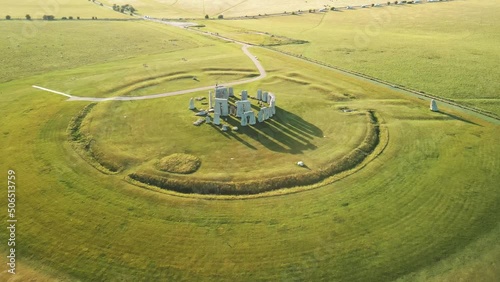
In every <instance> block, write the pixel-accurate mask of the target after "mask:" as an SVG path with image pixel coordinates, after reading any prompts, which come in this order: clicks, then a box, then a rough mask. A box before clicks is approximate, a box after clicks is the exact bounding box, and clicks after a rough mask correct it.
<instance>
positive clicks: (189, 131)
mask: <svg viewBox="0 0 500 282" xmlns="http://www.w3.org/2000/svg"><path fill="white" fill-rule="evenodd" d="M468 2H470V1H465V2H463V3H468ZM457 3H458V4H456V3H442V4H441V3H440V4H437V5H448V6H447V7H454V6H450V5H459V4H460V3H462V2H458V1H457ZM84 4H87V2H86V1H84ZM89 4H90V3H89ZM82 5H83V4H82ZM430 5H431V4H429V5H427V4H426V5H425V6H426V7H430ZM432 5H433V4H432ZM460 5H462V4H460ZM423 6H424V5H422V7H423ZM436 7H437V6H436ZM18 8H19V7H18ZM18 8H16V9H18ZM97 8H99V7H97ZM399 8H400V7H398V8H397V9H399ZM414 8H416V6H414V7H411V8H406V7H401V10H402V11H404V10H403V9H414ZM99 9H101V8H99ZM384 9H385V8H384ZM449 9H451V10H452V11H453V8H449ZM350 12H356V13H363V11H349V13H350ZM471 12H472V11H471ZM340 13H342V15H343V14H344V13H348V12H347V11H346V12H339V14H340ZM308 17H309V16H308ZM312 17H315V16H314V15H312V16H311V18H312ZM325 17H326V16H325ZM328 17H330V14H328ZM394 17H396V15H394ZM281 19H284V18H280V20H281ZM325 19H326V18H325ZM266 20H267V19H261V20H258V21H255V22H252V25H251V28H249V29H259V30H261V29H260V27H259V25H260V24H261V22H260V21H264V22H262V23H265V21H266ZM276 20H278V18H276ZM393 20H394V19H393ZM454 20H456V19H454ZM484 20H485V21H486V20H487V19H484ZM239 23H240V22H238V24H239ZM19 24H22V23H15V22H7V21H1V22H0V29H1V30H2V32H1V34H2V35H5V36H12V35H13V34H16V32H15V31H16V30H18V29H19V28H20V27H19ZM232 24H234V23H232ZM290 24H291V27H290V29H292V28H293V25H292V23H290ZM457 25H459V24H457ZM263 26H264V25H263ZM208 28H214V29H216V27H215V26H213V27H212V26H208ZM235 28H239V29H241V28H242V27H235ZM351 28H352V26H351ZM43 30H46V32H39V33H37V36H35V37H33V38H30V40H27V41H26V42H25V43H24V44H19V47H17V50H18V52H12V50H11V49H9V48H13V47H12V45H11V44H10V42H9V41H8V40H3V41H2V43H0V50H2V52H1V53H0V54H2V55H0V58H1V60H2V63H3V64H4V66H8V68H7V69H3V71H2V72H1V73H0V81H1V84H0V114H1V116H2V118H1V131H0V147H1V148H2V149H1V150H0V158H1V159H2V160H3V161H2V162H1V164H0V175H3V177H4V181H6V180H5V178H7V170H9V169H13V170H15V171H16V177H17V179H16V186H17V188H16V204H17V207H16V217H17V219H18V222H17V223H16V227H17V233H16V236H17V237H16V258H17V263H18V264H17V274H16V275H15V276H12V275H11V274H9V273H7V272H6V270H7V268H6V264H5V263H6V262H7V258H6V254H7V253H8V248H9V247H8V246H7V239H8V236H9V234H8V233H7V232H6V231H5V228H4V231H2V232H0V242H3V243H1V244H0V250H1V252H2V256H1V259H0V262H2V265H4V266H3V267H4V268H2V270H1V271H0V280H1V281H16V280H18V281H26V280H37V281H54V280H60V281H75V280H82V281H102V280H120V281H137V280H142V281H158V280H167V281H178V280H181V281H193V280H194V281H207V280H217V281H263V280H266V281H269V280H271V281H275V280H284V281H290V280H300V281H304V280H306V281H319V280H326V281H390V280H399V281H460V280H462V281H497V280H498V278H499V277H500V264H499V261H500V259H499V258H500V244H499V239H500V238H499V235H498V234H500V216H499V215H500V205H499V203H500V195H499V194H498V183H499V182H500V173H499V167H500V164H499V159H498V156H499V155H500V147H499V146H498V141H499V140H500V131H499V130H498V129H499V126H498V125H497V124H492V123H488V122H485V121H483V120H481V119H479V118H478V117H476V116H468V115H465V114H463V113H461V112H457V111H454V110H451V109H449V108H447V107H441V110H442V112H440V113H434V112H430V111H429V110H428V101H423V100H420V99H418V98H412V97H410V96H406V95H404V94H401V93H399V92H396V91H394V90H391V89H389V88H386V87H383V86H378V85H374V84H371V83H369V82H367V81H363V80H359V79H357V78H355V77H352V76H345V75H342V74H340V73H338V72H335V71H332V70H329V69H326V68H323V67H320V66H317V65H314V64H311V63H308V62H305V61H303V60H298V59H295V58H293V57H289V56H285V55H282V54H280V53H276V52H274V51H271V50H267V49H263V48H259V47H252V48H251V49H250V50H251V52H252V54H254V55H255V56H257V57H258V58H259V60H260V61H261V62H262V64H263V66H264V67H265V69H266V71H267V73H268V76H267V77H266V78H265V79H263V80H260V81H256V82H253V83H250V84H246V85H240V86H236V87H235V89H237V90H241V89H247V90H249V91H250V92H251V93H252V92H253V91H255V90H256V89H258V88H262V89H266V90H268V91H271V92H274V93H275V94H276V95H277V99H278V100H277V101H278V106H279V107H282V109H283V110H286V111H287V112H288V113H289V114H290V115H292V114H293V115H296V116H297V117H298V118H300V119H302V120H303V122H304V123H306V122H307V124H308V125H309V126H310V128H315V129H317V130H315V131H313V133H314V132H315V133H317V134H303V135H300V134H299V133H300V132H295V134H293V135H292V137H293V138H288V139H286V138H284V137H280V138H278V139H277V141H280V142H284V141H287V142H288V143H286V142H285V143H283V144H281V145H286V146H291V147H290V149H295V150H292V151H286V150H285V151H283V152H278V151H275V150H273V147H270V146H266V143H265V142H262V141H261V140H255V139H252V138H249V137H248V136H243V135H234V136H231V138H226V137H225V135H222V134H221V133H219V132H216V131H214V130H213V129H212V128H210V127H208V126H205V125H203V126H202V127H200V128H196V127H194V126H192V125H191V123H192V121H194V119H195V118H194V116H193V115H192V113H191V112H190V111H189V110H188V109H187V108H188V101H189V98H191V97H196V96H202V95H206V92H201V93H192V94H187V95H181V96H173V97H167V98H161V99H155V100H145V101H133V102H116V101H115V102H103V103H98V104H97V106H96V107H95V109H94V111H92V112H91V115H90V116H89V117H88V118H87V119H85V126H84V129H85V130H86V132H87V133H88V134H92V135H95V137H96V140H97V141H96V142H98V146H99V148H101V150H102V151H104V152H105V153H106V154H107V156H108V157H109V156H111V157H116V158H117V159H131V160H132V161H131V162H130V166H129V167H127V168H126V169H125V170H124V171H123V172H120V173H118V174H114V175H106V174H103V173H100V172H99V171H98V170H96V169H95V168H94V167H93V166H92V165H91V164H89V163H88V162H87V161H86V160H84V159H82V157H81V156H80V155H79V154H78V153H77V152H76V151H75V150H74V148H73V146H72V144H71V142H70V141H69V136H68V131H67V129H68V125H69V124H70V121H71V120H72V118H74V117H75V116H76V115H78V114H79V113H80V111H81V110H82V109H83V108H84V107H85V106H86V105H88V104H89V102H78V101H71V102H70V101H65V100H66V98H65V97H63V96H60V95H55V94H53V93H48V92H42V91H40V90H37V89H33V88H32V87H31V86H32V85H33V84H37V85H38V84H43V85H42V86H45V87H48V88H51V87H53V88H54V89H56V90H59V91H65V92H69V93H71V94H74V95H81V96H89V97H92V96H97V97H113V96H117V95H147V94H153V93H160V92H163V91H170V90H176V89H181V88H184V87H188V88H191V87H192V86H193V85H192V84H194V83H197V82H195V81H193V80H192V79H191V80H189V81H188V80H187V79H186V80H185V81H184V80H182V79H180V80H179V79H177V80H172V81H170V82H169V80H168V78H171V76H175V77H176V78H178V77H177V76H176V74H175V73H180V72H184V73H185V74H184V73H183V74H182V75H189V76H191V75H196V76H198V77H199V78H200V83H203V84H204V85H205V83H206V85H212V84H214V82H215V81H219V80H220V79H227V81H229V80H231V79H241V78H245V77H248V76H250V75H255V74H257V73H258V72H257V71H256V70H255V67H254V66H253V64H252V63H251V62H250V61H249V60H248V57H246V56H245V55H243V54H242V52H241V48H240V46H238V45H236V44H232V43H224V42H222V41H220V40H214V39H210V38H208V37H205V36H202V35H198V34H196V33H192V32H190V31H187V30H182V29H176V28H173V27H169V26H163V25H156V24H152V23H142V22H91V21H88V22H85V23H84V24H82V23H81V22H76V21H75V22H71V23H64V24H61V23H60V22H54V23H50V24H47V25H46V26H45V27H44V29H43ZM262 30H264V29H262ZM75 31H79V32H82V34H85V37H78V36H72V34H74V32H75ZM428 32H429V33H430V34H432V32H431V31H428ZM110 34H116V35H115V37H111V38H110ZM280 35H285V36H290V38H297V37H296V36H291V35H293V34H292V33H290V34H286V32H285V30H283V32H280ZM381 36H382V35H381ZM83 38H89V39H85V40H84V39H83ZM407 38H411V37H410V36H409V35H407ZM494 38H495V37H494V36H490V40H491V41H492V42H494ZM300 39H302V38H300ZM482 40H484V42H485V43H484V45H487V44H490V46H493V45H494V44H492V43H487V38H483V39H482ZM43 42H50V43H47V48H40V46H41V44H42V43H43ZM311 42H313V41H311ZM412 42H414V41H408V45H406V46H407V47H408V46H409V45H411V43H412ZM477 42H478V43H477V44H478V46H479V47H476V48H479V50H478V52H479V53H480V54H484V55H482V56H484V57H487V56H490V55H488V54H489V53H488V52H487V51H485V50H484V49H482V48H484V46H483V44H482V43H481V42H482V41H480V40H478V41H477ZM174 43H175V44H176V45H174ZM448 43H449V42H448ZM61 44H64V46H59V45H61ZM311 44H315V43H311ZM443 44H445V43H443ZM469 44H472V43H469ZM16 46H17V45H16ZM445 46H446V47H447V48H452V47H453V46H454V45H453V46H449V45H445ZM66 47H71V48H66ZM289 47H290V46H288V47H287V48H289ZM303 47H304V46H302V47H301V46H299V47H297V48H303ZM281 48H285V47H281ZM315 48H316V47H315V46H314V45H312V46H310V47H309V49H308V50H311V51H309V52H311V53H314V52H313V51H312V50H314V49H315ZM317 48H320V47H317ZM370 48H371V47H370ZM453 48H455V47H453ZM491 48H492V50H494V48H496V47H495V46H493V47H491ZM52 51H53V52H54V53H55V54H52V53H53V52H52ZM290 51H292V50H290ZM60 52H63V53H64V54H63V58H60V55H58V54H59V53H60ZM492 52H493V51H492ZM6 54H9V55H6ZM455 54H457V55H459V54H460V53H455ZM183 58H184V59H185V60H183ZM414 60H416V59H414ZM325 61H327V62H331V61H328V58H325ZM331 63H333V62H331ZM18 64H19V65H18ZM384 64H387V65H388V67H391V68H396V66H393V65H391V63H390V62H389V61H384ZM436 64H437V66H436V67H437V68H438V69H439V67H444V66H445V62H444V61H442V60H439V63H436ZM16 65H18V66H16ZM145 65H147V67H145ZM206 65H209V67H207V66H206ZM369 65H370V64H367V68H368V66H369ZM372 65H373V64H372ZM145 68H151V69H153V71H146V70H145ZM214 69H215V70H214ZM9 70H10V71H9ZM492 72H494V70H492ZM223 73H229V74H230V75H229V76H227V77H226V76H225V75H224V74H223ZM151 77H157V79H158V81H157V82H158V83H155V84H151V85H142V84H141V82H140V80H143V79H144V80H147V79H148V78H151ZM221 77H222V78H221ZM224 77H225V78H224ZM163 78H165V80H162V79H163ZM471 81H472V80H471ZM396 82H397V81H396ZM448 83H449V84H450V85H452V84H453V83H452V82H448ZM426 85H432V83H426ZM409 86H410V85H409ZM426 91H429V92H431V91H430V90H426ZM237 93H238V92H237ZM345 94H347V95H345ZM443 96H445V95H443ZM445 97H446V96H445ZM470 97H471V98H472V99H476V98H478V97H477V96H470ZM493 98H495V96H493ZM197 106H200V107H201V106H202V105H200V104H197ZM341 107H348V108H351V109H357V110H358V111H359V112H361V111H363V110H368V109H372V110H374V111H375V112H376V113H377V114H378V115H379V117H380V123H381V124H382V125H383V126H384V127H385V128H387V130H388V134H389V135H388V136H389V137H388V138H389V139H388V143H387V146H386V147H385V149H384V150H383V152H382V153H381V154H380V155H378V157H377V158H375V159H374V160H372V161H371V162H369V163H367V164H365V166H364V167H362V168H360V169H359V170H357V171H356V172H355V173H353V174H350V175H348V176H346V177H343V178H340V179H338V180H337V181H335V182H333V183H330V184H327V185H322V186H320V187H316V188H315V189H308V190H306V191H302V192H299V191H296V190H295V192H297V193H282V194H275V195H274V196H269V197H265V196H264V197H254V198H247V199H228V198H225V200H221V199H213V198H212V199H207V198H206V197H201V196H192V197H189V196H186V195H178V194H172V193H166V192H165V191H163V190H160V189H155V188H150V189H144V188H141V187H138V186H134V185H131V184H130V183H128V182H126V181H125V178H126V174H127V173H128V172H129V171H131V170H135V169H137V168H140V167H141V166H145V167H146V166H149V165H151V166H153V163H154V161H155V159H161V157H164V156H167V155H170V154H171V153H190V154H193V155H196V156H198V157H200V159H202V165H201V167H200V169H199V170H198V171H197V172H195V174H202V173H205V174H206V176H207V177H220V176H214V173H215V172H216V171H217V168H216V167H223V169H224V170H225V171H223V172H222V175H221V176H231V175H230V173H231V174H235V175H237V176H238V174H239V177H244V176H245V175H248V173H250V174H251V173H255V174H254V175H258V174H261V173H262V171H260V172H259V171H258V170H257V172H253V171H252V172H244V171H243V170H239V169H236V166H232V165H231V163H230V162H229V161H228V160H227V158H226V159H220V158H219V159H217V157H218V156H220V153H219V152H220V150H221V149H219V148H217V147H219V146H218V145H219V144H217V142H219V143H224V145H226V146H228V147H230V148H228V150H231V152H232V153H233V154H244V155H246V156H248V158H249V159H250V160H248V159H246V161H245V160H237V161H238V162H239V163H240V164H242V165H245V166H247V165H249V166H250V165H253V166H254V167H253V168H254V169H255V168H256V167H261V166H267V165H269V166H270V167H272V169H276V171H281V172H287V170H288V169H291V170H296V169H298V168H297V167H296V166H293V167H289V168H288V167H286V165H282V164H281V162H287V163H291V164H292V165H293V163H294V162H296V160H297V158H299V157H300V159H301V160H305V162H306V163H311V164H321V163H322V162H325V161H329V160H331V158H335V156H336V155H341V154H342V153H344V152H345V151H346V150H348V149H349V147H350V146H352V144H354V143H355V142H354V141H355V140H354V139H356V138H359V137H360V136H362V135H363V130H364V127H363V126H364V125H365V120H364V119H363V118H361V117H360V116H357V115H356V114H357V113H356V112H354V113H350V114H346V113H341V112H340V111H339V109H340V108H341ZM318 109H319V110H318ZM124 116H127V118H124ZM276 126H279V125H276ZM285 126H286V124H283V125H282V127H285ZM280 128H281V127H280ZM278 129H279V128H278ZM278 129H274V130H278ZM281 131H284V129H283V128H281ZM320 131H321V134H322V135H323V136H326V137H322V136H321V134H319V133H320ZM287 133H288V134H290V132H287ZM292 133H293V132H292ZM241 134H243V133H241ZM306 135H310V136H306ZM236 137H239V139H237V138H236ZM308 138H309V139H308ZM350 138H352V139H350ZM292 139H293V140H295V141H297V140H299V141H305V140H307V141H308V142H309V143H310V144H313V145H314V146H316V148H313V147H307V146H303V145H304V144H306V143H307V142H305V143H304V144H298V143H297V142H294V141H293V140H292ZM304 139H305V140H304ZM99 142H100V143H99ZM204 142H206V144H207V145H206V146H205V145H204V144H205V143H204ZM214 143H215V144H214ZM245 144H247V145H245ZM249 145H250V146H253V147H255V149H256V150H253V149H251V147H249ZM293 146H295V147H293ZM302 146H303V147H302ZM215 148H217V149H215ZM217 150H219V152H218V151H217ZM255 151H256V152H257V153H254V152H255ZM222 154H224V153H222ZM256 155H257V156H258V155H262V156H264V157H265V162H263V163H259V162H258V159H259V158H258V157H255V156H256ZM211 159H213V160H212V162H213V163H212V164H210V161H211ZM245 162H246V163H245ZM315 162H316V163H315ZM211 173H212V175H210V174H211ZM195 174H194V175H195ZM233 176H234V175H233ZM5 194H6V193H5ZM0 205H1V206H2V207H6V206H7V197H2V198H1V199H0ZM5 217H7V213H6V211H5V210H4V218H5ZM5 224H7V223H5Z"/></svg>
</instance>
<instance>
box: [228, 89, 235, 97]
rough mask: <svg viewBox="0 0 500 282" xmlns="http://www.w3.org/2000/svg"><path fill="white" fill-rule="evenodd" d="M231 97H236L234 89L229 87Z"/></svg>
mask: <svg viewBox="0 0 500 282" xmlns="http://www.w3.org/2000/svg"><path fill="white" fill-rule="evenodd" d="M229 97H234V90H233V88H232V87H229Z"/></svg>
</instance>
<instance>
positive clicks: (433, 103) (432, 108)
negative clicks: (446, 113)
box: [430, 99, 439, 112]
mask: <svg viewBox="0 0 500 282" xmlns="http://www.w3.org/2000/svg"><path fill="white" fill-rule="evenodd" d="M430 109H431V111H433V112H439V109H438V105H437V103H436V100H434V99H432V100H431V106H430Z"/></svg>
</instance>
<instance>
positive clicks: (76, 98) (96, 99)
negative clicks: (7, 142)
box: [32, 41, 267, 102]
mask: <svg viewBox="0 0 500 282" xmlns="http://www.w3.org/2000/svg"><path fill="white" fill-rule="evenodd" d="M233 42H235V41H233ZM235 43H238V44H241V45H243V46H242V47H241V50H242V51H243V53H244V54H245V55H247V56H248V57H249V58H250V60H252V62H253V63H254V65H255V67H257V70H258V71H259V76H257V77H254V78H250V79H245V80H236V81H232V82H227V83H224V86H235V85H240V84H246V83H251V82H254V81H257V80H260V79H263V78H265V77H266V76H267V73H266V70H265V69H264V67H263V66H262V64H261V63H260V62H259V60H258V59H257V58H256V57H255V56H254V55H252V53H250V51H248V48H249V47H250V45H248V44H244V43H240V42H235ZM32 87H33V88H36V89H39V90H42V91H47V92H51V93H54V94H58V95H62V96H65V97H68V98H69V99H68V101H89V102H103V101H135V100H147V99H156V98H163V97H168V96H175V95H182V94H187V93H193V92H200V91H206V90H213V89H214V88H215V85H210V86H204V87H198V88H192V89H186V90H179V91H173V92H167V93H161V94H152V95H145V96H134V97H126V96H117V97H108V98H99V97H81V96H74V95H70V94H67V93H63V92H60V91H56V90H52V89H48V88H45V87H42V86H37V85H33V86H32Z"/></svg>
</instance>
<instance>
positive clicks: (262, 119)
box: [257, 109, 264, 122]
mask: <svg viewBox="0 0 500 282" xmlns="http://www.w3.org/2000/svg"><path fill="white" fill-rule="evenodd" d="M257 119H258V120H259V122H263V121H264V109H260V111H259V115H258V116H257Z"/></svg>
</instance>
